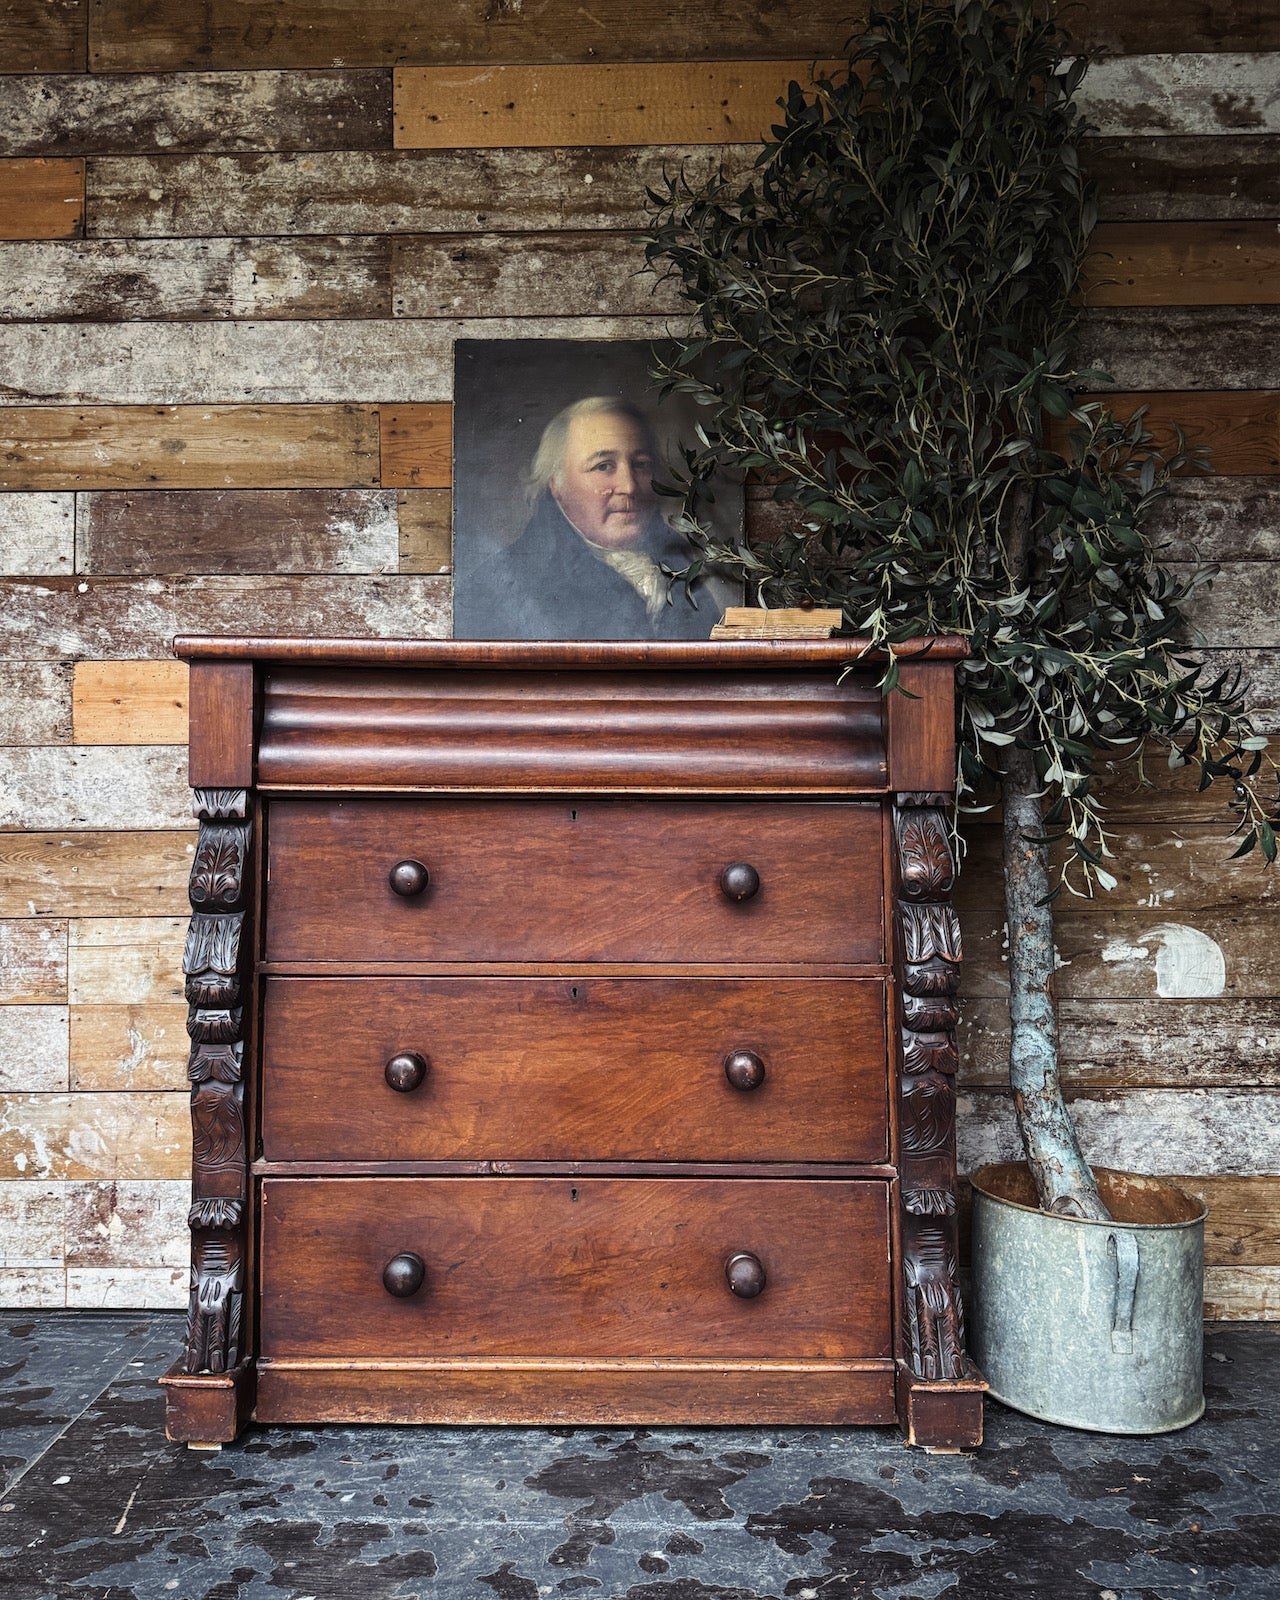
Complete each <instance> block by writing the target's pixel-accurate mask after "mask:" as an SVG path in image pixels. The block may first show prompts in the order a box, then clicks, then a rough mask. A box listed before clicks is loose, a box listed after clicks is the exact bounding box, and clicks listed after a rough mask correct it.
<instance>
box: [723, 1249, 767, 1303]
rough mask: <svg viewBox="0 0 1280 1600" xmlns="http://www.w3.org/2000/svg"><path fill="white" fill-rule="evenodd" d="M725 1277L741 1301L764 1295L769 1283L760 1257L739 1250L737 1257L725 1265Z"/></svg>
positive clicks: (732, 1257)
mask: <svg viewBox="0 0 1280 1600" xmlns="http://www.w3.org/2000/svg"><path fill="white" fill-rule="evenodd" d="M724 1275H725V1277H726V1278H728V1280H729V1287H730V1288H731V1289H732V1290H733V1292H734V1294H736V1295H737V1297H738V1299H739V1300H754V1299H755V1297H756V1296H757V1295H758V1294H763V1293H764V1286H765V1284H766V1283H767V1282H768V1281H769V1280H768V1279H767V1278H766V1277H765V1274H764V1267H763V1265H762V1264H761V1261H760V1257H759V1256H753V1255H752V1254H751V1252H750V1251H749V1250H739V1251H738V1253H737V1255H734V1256H730V1257H729V1259H728V1260H727V1261H726V1262H725V1264H724Z"/></svg>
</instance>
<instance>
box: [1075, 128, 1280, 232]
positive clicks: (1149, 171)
mask: <svg viewBox="0 0 1280 1600" xmlns="http://www.w3.org/2000/svg"><path fill="white" fill-rule="evenodd" d="M1083 154H1084V157H1085V164H1086V166H1087V168H1088V171H1089V174H1090V176H1091V177H1093V178H1094V179H1095V180H1096V181H1097V183H1098V187H1099V213H1100V215H1101V217H1102V219H1103V221H1104V222H1137V221H1144V220H1147V219H1152V220H1154V219H1157V218H1159V219H1163V220H1165V221H1169V222H1174V221H1192V220H1194V219H1195V218H1198V217H1204V218H1210V219H1215V220H1218V219H1222V218H1229V217H1266V218H1272V217H1274V216H1275V215H1276V213H1277V210H1278V209H1280V160H1278V159H1277V147H1276V141H1275V140H1274V138H1271V137H1268V136H1266V135H1262V136H1259V137H1254V136H1227V135H1219V136H1217V137H1211V138H1195V137H1187V136H1181V135H1178V136H1173V137H1170V138H1164V139H1095V140H1090V141H1089V142H1088V143H1087V144H1086V145H1085V146H1084V147H1083Z"/></svg>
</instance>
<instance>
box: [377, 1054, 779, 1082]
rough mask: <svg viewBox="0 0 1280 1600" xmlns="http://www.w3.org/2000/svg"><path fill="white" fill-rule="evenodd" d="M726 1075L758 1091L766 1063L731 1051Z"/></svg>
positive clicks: (725, 1062) (725, 1064)
mask: <svg viewBox="0 0 1280 1600" xmlns="http://www.w3.org/2000/svg"><path fill="white" fill-rule="evenodd" d="M388 1070H389V1069H388ZM724 1075H725V1077H726V1078H728V1080H729V1082H730V1083H731V1084H732V1085H733V1086H734V1088H735V1089H758V1088H759V1087H760V1085H761V1084H762V1083H763V1082H764V1062H763V1061H761V1059H760V1057H759V1056H758V1055H757V1054H756V1053H755V1051H754V1050H731V1051H730V1052H729V1054H728V1055H727V1056H726V1057H725V1058H724Z"/></svg>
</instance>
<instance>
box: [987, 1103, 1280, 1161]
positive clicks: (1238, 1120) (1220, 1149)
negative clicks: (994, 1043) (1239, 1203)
mask: <svg viewBox="0 0 1280 1600" xmlns="http://www.w3.org/2000/svg"><path fill="white" fill-rule="evenodd" d="M1069 1098H1070V1101H1071V1113H1072V1116H1073V1117H1074V1119H1075V1123H1076V1127H1077V1129H1078V1131H1079V1135H1080V1143H1081V1145H1082V1147H1083V1149H1084V1153H1085V1156H1086V1157H1087V1158H1088V1160H1090V1161H1092V1162H1096V1163H1097V1164H1098V1165H1099V1166H1103V1167H1119V1168H1121V1169H1122V1170H1125V1171H1130V1172H1153V1173H1166V1172H1168V1173H1172V1172H1212V1173H1216V1174H1224V1175H1225V1174H1228V1173H1236V1174H1255V1173H1256V1174H1263V1173H1268V1172H1275V1171H1276V1170H1278V1169H1280V1091H1276V1090H1273V1089H1135V1090H1129V1091H1119V1092H1111V1091H1106V1090H1100V1091H1096V1092H1092V1091H1091V1092H1089V1093H1087V1094H1076V1095H1073V1096H1070V1097H1069ZM959 1099H960V1103H959V1119H958V1133H959V1145H960V1166H961V1170H962V1171H964V1172H972V1171H973V1170H974V1169H975V1168H976V1167H979V1166H981V1165H982V1164H983V1163H984V1162H988V1161H1016V1160H1019V1159H1021V1157H1022V1147H1021V1141H1020V1140H1019V1138H1018V1133H1017V1129H1016V1128H1015V1126H1014V1120H1013V1105H1012V1101H1011V1100H1010V1097H1009V1094H1008V1092H1007V1091H1006V1090H1001V1091H996V1090H991V1089H971V1090H966V1091H965V1092H964V1093H963V1094H961V1095H960V1097H959Z"/></svg>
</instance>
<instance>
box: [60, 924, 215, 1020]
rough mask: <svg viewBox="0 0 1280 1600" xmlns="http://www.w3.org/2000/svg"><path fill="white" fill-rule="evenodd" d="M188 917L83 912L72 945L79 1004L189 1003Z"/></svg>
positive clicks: (70, 978)
mask: <svg viewBox="0 0 1280 1600" xmlns="http://www.w3.org/2000/svg"><path fill="white" fill-rule="evenodd" d="M186 936H187V919H186V918H184V917H78V918H77V919H76V920H75V921H74V922H72V923H71V924H70V931H69V936H68V938H69V942H68V948H67V983H68V997H69V999H70V1001H71V1003H72V1004H73V1005H77V1006H95V1005H126V1004H127V1005H144V1004H145V1005H180V1004H182V1003H183V988H182V985H183V977H182V947H183V943H184V941H185V939H186Z"/></svg>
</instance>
